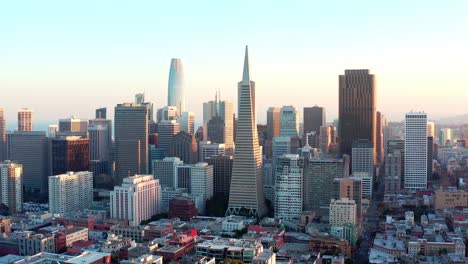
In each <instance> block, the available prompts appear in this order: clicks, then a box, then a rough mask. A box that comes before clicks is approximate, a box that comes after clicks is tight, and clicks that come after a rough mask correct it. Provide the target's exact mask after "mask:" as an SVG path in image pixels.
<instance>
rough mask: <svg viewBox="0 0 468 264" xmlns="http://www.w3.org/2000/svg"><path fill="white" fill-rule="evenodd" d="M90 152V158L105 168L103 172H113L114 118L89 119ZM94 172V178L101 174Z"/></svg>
mask: <svg viewBox="0 0 468 264" xmlns="http://www.w3.org/2000/svg"><path fill="white" fill-rule="evenodd" d="M88 134H89V152H90V160H91V161H93V163H97V164H98V166H99V167H101V168H103V170H104V171H103V173H105V174H107V175H111V174H112V145H113V144H112V120H109V119H92V120H89V126H88ZM93 172H94V178H95V179H96V178H98V176H99V174H98V173H97V172H96V171H93Z"/></svg>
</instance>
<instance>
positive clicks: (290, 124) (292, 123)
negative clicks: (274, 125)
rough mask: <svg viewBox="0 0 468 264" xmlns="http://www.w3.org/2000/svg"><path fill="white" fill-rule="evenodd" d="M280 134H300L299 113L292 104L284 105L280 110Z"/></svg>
mask: <svg viewBox="0 0 468 264" xmlns="http://www.w3.org/2000/svg"><path fill="white" fill-rule="evenodd" d="M280 136H283V137H297V136H299V113H298V112H297V110H296V108H294V106H291V105H287V106H283V107H281V110H280Z"/></svg>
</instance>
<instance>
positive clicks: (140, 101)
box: [135, 93, 145, 104]
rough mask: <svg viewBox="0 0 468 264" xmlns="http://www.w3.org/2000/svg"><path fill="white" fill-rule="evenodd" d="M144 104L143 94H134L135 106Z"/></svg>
mask: <svg viewBox="0 0 468 264" xmlns="http://www.w3.org/2000/svg"><path fill="white" fill-rule="evenodd" d="M144 102H145V93H137V94H135V104H143V103H144Z"/></svg>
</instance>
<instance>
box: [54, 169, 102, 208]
mask: <svg viewBox="0 0 468 264" xmlns="http://www.w3.org/2000/svg"><path fill="white" fill-rule="evenodd" d="M92 203H93V173H92V172H89V171H79V172H72V171H70V172H67V173H65V174H60V175H54V176H50V177H49V211H50V212H51V213H57V214H64V213H69V212H77V211H83V210H84V209H87V208H89V207H90V206H91V205H92Z"/></svg>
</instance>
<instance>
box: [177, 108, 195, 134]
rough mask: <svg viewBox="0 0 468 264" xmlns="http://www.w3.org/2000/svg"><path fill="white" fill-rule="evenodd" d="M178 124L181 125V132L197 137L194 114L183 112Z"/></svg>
mask: <svg viewBox="0 0 468 264" xmlns="http://www.w3.org/2000/svg"><path fill="white" fill-rule="evenodd" d="M178 123H179V124H180V131H185V132H187V133H189V134H192V135H195V113H194V112H183V113H182V115H181V116H180V118H179V120H178Z"/></svg>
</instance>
